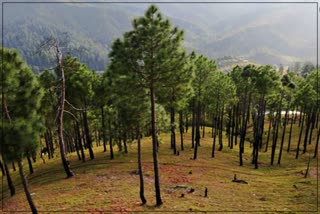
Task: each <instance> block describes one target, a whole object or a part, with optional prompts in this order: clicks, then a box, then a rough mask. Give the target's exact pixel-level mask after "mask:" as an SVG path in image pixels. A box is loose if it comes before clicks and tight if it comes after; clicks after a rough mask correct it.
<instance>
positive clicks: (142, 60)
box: [0, 5, 320, 213]
mask: <svg viewBox="0 0 320 214" xmlns="http://www.w3.org/2000/svg"><path fill="white" fill-rule="evenodd" d="M184 36H185V35H184V31H183V30H181V29H179V28H178V27H175V26H173V25H172V24H171V22H170V20H168V19H166V18H164V16H163V15H162V14H161V13H160V11H159V9H158V8H157V7H156V6H154V5H151V6H150V7H149V8H148V9H147V10H146V12H145V14H144V16H142V17H139V18H136V19H133V21H132V30H130V31H127V32H125V33H124V34H123V36H121V37H120V38H117V39H115V40H114V41H113V43H112V46H111V50H110V52H109V55H108V56H105V58H107V57H108V59H109V64H108V66H107V68H106V69H105V71H104V72H103V73H102V74H101V73H96V72H95V71H93V70H90V69H89V68H88V65H86V64H85V63H83V62H82V61H81V58H76V57H74V56H73V53H68V54H63V52H62V51H61V46H62V44H64V42H65V41H62V39H61V38H62V37H59V34H56V35H54V36H52V37H46V38H45V40H43V43H42V45H41V48H42V49H41V51H43V52H44V53H45V54H46V55H50V57H51V58H52V59H54V60H55V65H56V66H55V67H54V68H50V69H49V68H48V69H47V70H45V71H43V72H42V73H40V74H35V73H34V72H33V71H32V70H31V69H30V67H29V66H28V65H27V64H26V63H25V62H24V61H23V60H22V58H21V55H20V54H19V51H18V50H14V49H8V48H5V47H3V48H2V51H1V59H2V70H1V76H2V81H1V92H2V93H1V100H2V105H1V110H2V114H1V119H2V123H1V126H0V127H1V139H2V140H1V144H0V145H1V147H0V152H1V162H0V167H1V170H2V176H3V177H5V179H6V183H5V185H6V186H7V187H8V192H10V195H11V196H14V195H15V194H16V188H20V186H17V184H15V183H14V180H13V179H12V176H11V175H12V174H13V173H15V172H14V171H15V164H18V168H19V169H18V171H19V176H20V179H21V182H22V187H23V190H24V192H25V195H26V198H27V201H28V203H29V206H30V209H31V211H32V213H38V212H39V211H38V209H37V207H36V204H37V203H36V202H34V199H33V196H32V194H31V192H30V190H29V189H30V185H28V179H27V175H26V173H25V169H24V164H23V161H25V160H26V161H27V163H28V167H29V173H30V174H33V173H34V171H35V170H37V169H34V167H33V165H34V164H35V161H36V160H37V159H38V158H39V157H40V158H41V159H42V161H43V163H44V164H45V163H46V162H47V164H50V161H51V160H52V159H57V157H59V158H60V159H61V163H62V164H61V163H60V164H59V166H61V167H60V168H61V171H63V172H64V173H65V176H66V177H67V178H70V179H71V178H73V177H77V176H79V175H77V174H76V173H74V169H73V164H74V162H73V161H72V162H70V161H69V160H68V157H70V156H68V155H71V154H75V155H76V159H77V161H78V162H81V163H82V164H85V163H87V162H90V161H93V160H94V159H95V158H97V157H96V156H99V153H98V152H97V150H96V148H102V150H103V152H104V154H106V153H108V156H107V157H108V159H110V161H111V160H113V159H115V158H119V159H121V157H119V156H117V154H118V153H123V154H128V153H130V152H132V151H131V150H130V148H132V145H136V146H137V159H136V162H137V168H138V169H137V174H138V177H137V179H139V187H135V186H132V187H131V188H137V189H139V195H137V196H136V197H137V198H140V200H141V203H142V204H146V203H147V201H148V200H151V199H150V197H151V196H150V194H148V193H147V194H146V195H145V189H144V186H145V182H146V175H145V173H144V165H145V164H146V163H145V162H144V160H143V159H144V158H143V156H141V154H142V153H143V152H144V151H143V149H142V145H141V144H142V142H145V141H144V139H147V138H149V137H150V145H151V147H150V148H149V149H150V151H151V153H152V158H151V160H152V176H153V181H152V183H153V185H154V197H155V201H154V202H155V204H156V206H160V205H162V204H164V203H166V202H165V201H164V200H163V191H162V189H161V188H160V187H161V182H162V181H161V173H162V170H161V167H159V165H160V163H159V148H160V147H161V148H162V149H165V150H169V151H170V152H169V153H168V154H166V155H168V156H172V158H179V157H180V156H182V155H183V153H186V152H190V151H191V153H192V157H189V158H190V160H189V161H193V162H196V161H198V160H199V159H200V160H199V161H201V158H203V157H204V156H208V157H209V158H211V159H212V160H215V159H216V158H217V156H219V154H220V153H222V152H223V151H229V152H230V151H237V152H236V153H232V154H234V155H233V157H234V158H235V159H236V160H237V161H236V162H237V163H236V162H232V163H230V164H232V165H233V166H234V168H236V167H239V166H240V167H248V164H249V165H250V166H249V168H250V170H261V168H265V167H266V165H268V166H273V165H276V166H278V168H273V169H274V170H285V166H284V165H282V163H283V161H285V158H286V157H287V156H285V155H284V153H290V154H292V155H293V156H294V159H296V160H298V161H299V160H301V158H302V157H306V155H309V159H308V160H309V163H308V168H307V170H306V171H305V172H304V173H305V175H304V176H305V177H307V176H308V170H309V164H310V161H311V159H316V158H317V156H318V144H319V136H320V126H319V117H320V114H319V106H320V105H319V93H320V89H319V85H318V73H319V72H318V71H317V70H316V67H315V66H314V65H313V64H312V63H305V64H304V65H296V66H298V67H299V68H297V69H296V71H292V70H293V69H292V70H290V68H289V69H285V68H284V67H283V66H280V68H279V69H276V68H275V67H274V66H272V65H257V64H246V65H243V64H242V65H237V66H234V67H233V68H232V69H230V71H229V72H222V71H221V70H220V69H219V67H218V65H217V62H216V61H215V60H214V59H212V58H209V57H207V56H205V55H202V54H198V53H196V52H195V51H193V52H188V51H186V49H185V48H183V46H182V42H183V40H184ZM69 39H70V40H72V37H71V38H69ZM93 58H94V57H93ZM225 60H226V59H225ZM162 136H168V138H165V137H164V138H162ZM163 139H166V140H163ZM163 141H165V142H163ZM167 145H169V146H167ZM205 145H209V146H208V147H205V148H206V149H207V150H209V152H208V153H204V150H201V149H200V148H201V147H204V146H205ZM189 149H191V150H189ZM191 153H190V154H191ZM246 154H250V156H247V155H246ZM244 155H245V158H244ZM262 155H263V156H264V157H263V163H264V164H263V165H261V164H260V163H261V161H260V156H262ZM265 155H267V156H268V159H266V158H265ZM230 157H231V156H230ZM248 157H249V158H248ZM46 160H47V161H46ZM290 160H291V159H290ZM104 161H108V160H106V159H104ZM286 163H287V162H286ZM185 164H188V163H185ZM9 166H12V168H13V169H14V171H13V169H12V170H11V169H9ZM273 169H271V170H273ZM262 170H263V169H262ZM189 174H192V172H191V171H190V172H189ZM149 176H150V175H149ZM149 176H148V178H149ZM70 179H67V180H70ZM202 179H205V178H202ZM232 181H233V182H236V183H247V181H244V180H241V179H238V178H237V177H236V175H235V176H234V179H233V180H232ZM31 187H32V185H31ZM179 187H181V186H178V188H179ZM181 188H184V187H183V186H182V187H181ZM190 191H191V193H192V191H194V190H193V189H191V190H190ZM2 194H4V193H3V192H2ZM207 195H208V189H207V188H206V189H205V197H207ZM108 197H112V193H111V194H110V195H109V196H108ZM180 197H181V198H183V197H185V196H184V194H181V196H180ZM2 200H3V199H2ZM6 200H10V198H8V199H6ZM152 200H153V199H152ZM176 203H180V202H176ZM93 206H94V205H93Z"/></svg>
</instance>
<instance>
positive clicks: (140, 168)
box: [137, 127, 147, 204]
mask: <svg viewBox="0 0 320 214" xmlns="http://www.w3.org/2000/svg"><path fill="white" fill-rule="evenodd" d="M140 137H141V131H140V127H138V133H137V138H138V168H139V180H140V193H139V195H140V199H141V202H142V204H146V203H147V200H146V198H145V197H144V181H143V169H142V161H141V139H140Z"/></svg>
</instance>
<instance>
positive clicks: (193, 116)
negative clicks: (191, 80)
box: [191, 98, 196, 148]
mask: <svg viewBox="0 0 320 214" xmlns="http://www.w3.org/2000/svg"><path fill="white" fill-rule="evenodd" d="M195 105H196V104H195V99H194V98H193V99H192V132H191V148H194V136H195V124H196V122H195V121H196V118H195V117H196V107H195Z"/></svg>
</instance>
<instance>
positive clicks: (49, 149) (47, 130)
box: [44, 128, 52, 160]
mask: <svg viewBox="0 0 320 214" xmlns="http://www.w3.org/2000/svg"><path fill="white" fill-rule="evenodd" d="M44 139H45V142H46V147H47V150H48V158H49V160H50V159H51V157H52V150H51V148H52V147H51V145H50V144H51V142H52V139H51V141H50V133H49V128H47V129H46V132H45V134H44Z"/></svg>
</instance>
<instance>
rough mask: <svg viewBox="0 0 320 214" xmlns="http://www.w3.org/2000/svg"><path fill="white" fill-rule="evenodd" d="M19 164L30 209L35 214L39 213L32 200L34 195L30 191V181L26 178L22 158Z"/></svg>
mask: <svg viewBox="0 0 320 214" xmlns="http://www.w3.org/2000/svg"><path fill="white" fill-rule="evenodd" d="M18 166H19V174H20V178H21V181H22V185H23V189H24V192H25V194H26V197H27V201H28V203H29V206H30V209H31V211H32V213H33V214H36V213H38V211H37V208H36V206H35V204H34V202H33V200H32V197H31V194H30V191H29V188H28V182H27V179H26V176H25V174H24V171H23V166H22V160H21V159H20V160H18Z"/></svg>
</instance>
